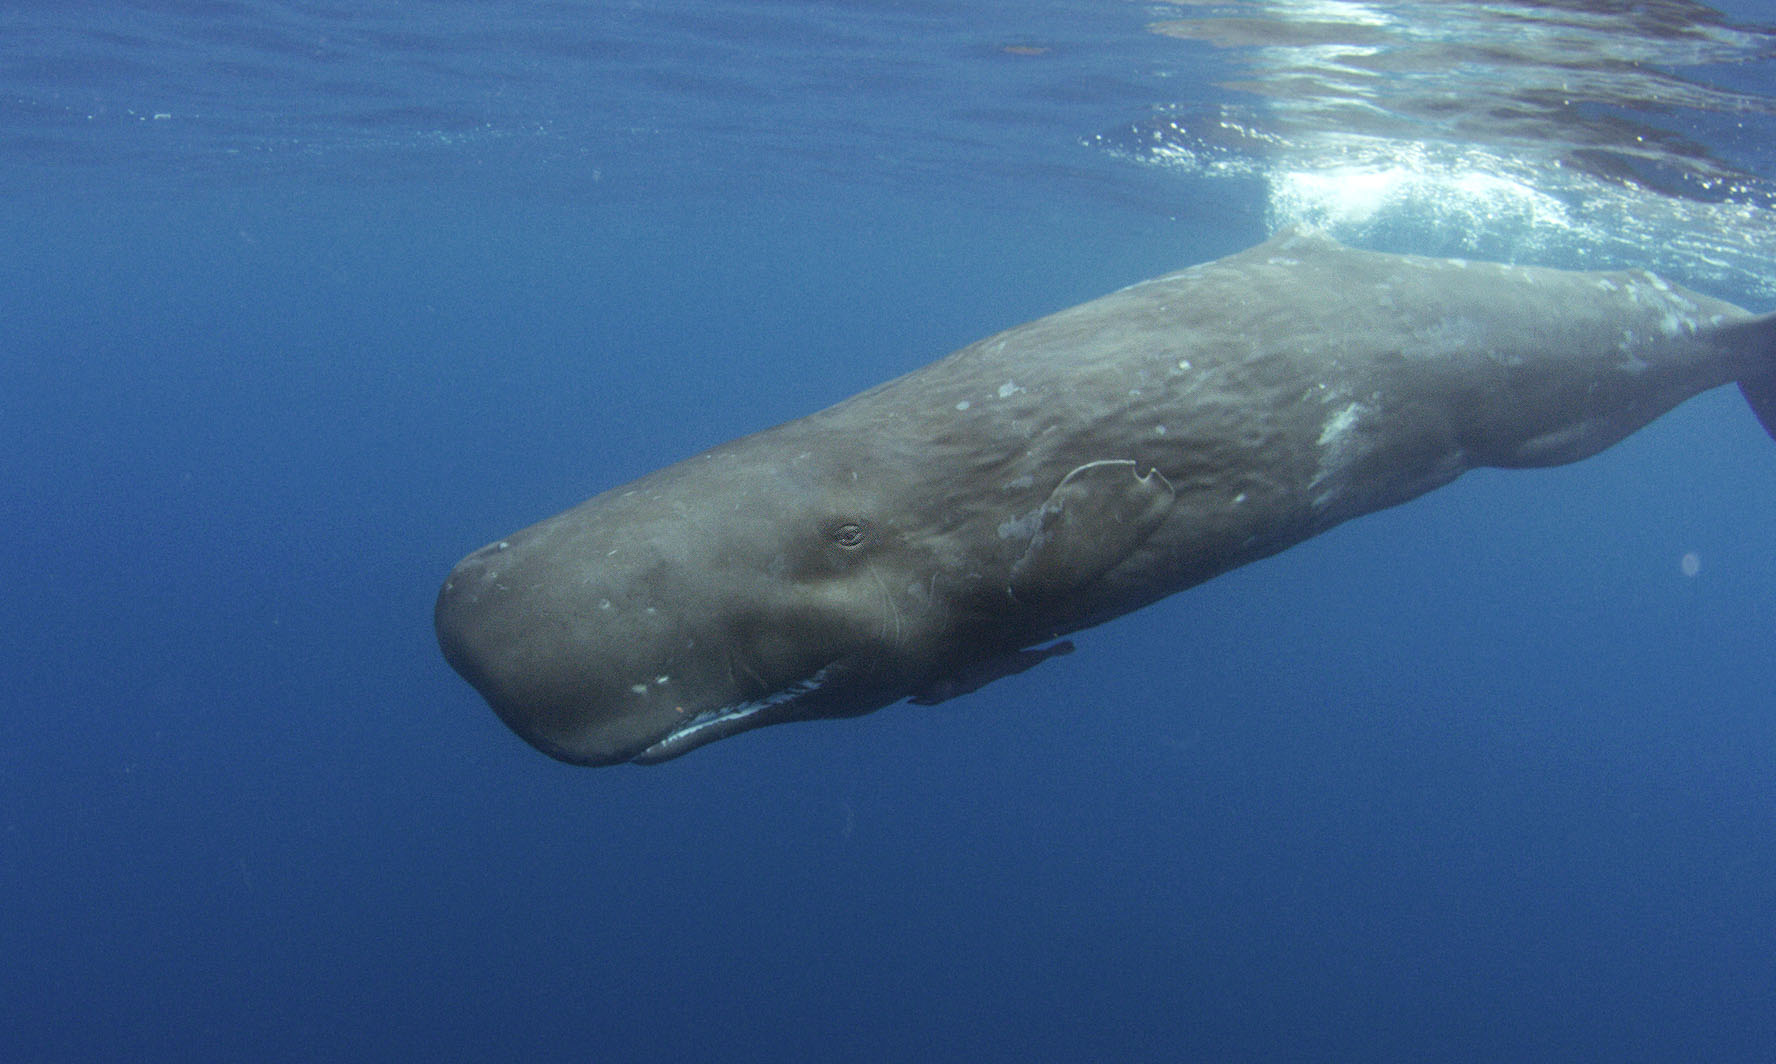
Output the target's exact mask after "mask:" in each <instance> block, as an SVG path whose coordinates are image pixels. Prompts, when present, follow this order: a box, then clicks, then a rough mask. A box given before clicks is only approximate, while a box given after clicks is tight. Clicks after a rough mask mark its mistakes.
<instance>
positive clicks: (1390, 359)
mask: <svg viewBox="0 0 1776 1064" xmlns="http://www.w3.org/2000/svg"><path fill="white" fill-rule="evenodd" d="M1772 335H1773V332H1772V326H1771V324H1770V322H1769V321H1768V320H1767V319H1763V318H1756V317H1753V316H1751V315H1749V314H1747V313H1746V312H1745V311H1742V310H1740V309H1739V308H1737V307H1734V306H1731V305H1730V304H1726V303H1722V302H1719V301H1717V300H1712V299H1708V298H1706V297H1704V296H1700V295H1696V294H1694V293H1691V292H1687V291H1684V290H1682V289H1679V288H1676V287H1673V286H1670V285H1667V284H1665V283H1664V282H1662V281H1659V280H1658V279H1656V278H1654V277H1652V276H1651V275H1649V274H1645V273H1611V274H1595V273H1564V272H1559V271H1553V270H1541V269H1528V268H1516V267H1504V266H1495V265H1487V264H1477V263H1475V264H1470V263H1463V262H1457V261H1450V260H1435V259H1422V258H1414V257H1406V256H1393V255H1381V254H1375V253H1370V252H1361V251H1355V250H1351V249H1348V248H1343V247H1341V246H1339V245H1337V244H1334V243H1332V242H1331V241H1329V240H1326V239H1324V238H1322V237H1318V236H1314V235H1312V234H1304V233H1290V234H1284V235H1283V236H1280V237H1278V238H1276V239H1274V240H1272V241H1270V242H1268V243H1266V244H1263V245H1261V246H1259V247H1256V248H1253V249H1252V250H1250V251H1247V252H1244V253H1242V254H1239V255H1235V256H1232V257H1230V258H1227V259H1223V260H1220V261H1218V262H1214V263H1209V264H1206V265H1203V266H1198V267H1194V268H1192V269H1189V270H1184V271H1181V272H1179V273H1175V274H1171V275H1169V276H1166V277H1162V278H1159V279H1157V280H1153V281H1148V282H1145V283H1143V284H1139V285H1135V286H1133V287H1131V288H1128V289H1124V290H1123V291H1121V292H1117V293H1114V294H1112V295H1109V296H1106V297H1104V298H1102V299H1099V300H1095V301H1093V302H1091V303H1087V304H1084V305H1082V306H1079V307H1075V308H1073V309H1071V310H1066V311H1062V312H1061V313H1058V314H1054V315H1051V316H1049V317H1046V318H1043V319H1040V320H1038V321H1035V322H1031V323H1029V324H1027V325H1023V326H1020V327H1018V328H1015V329H1011V330H1009V331H1007V332H1004V333H1000V334H998V335H997V336H993V337H989V338H988V339H986V340H982V341H980V342H979V343H976V344H974V345H972V346H970V347H967V348H964V349H963V350H962V351H959V352H957V353H956V354H954V355H952V356H950V357H949V358H946V359H944V360H942V361H940V362H937V363H934V364H932V365H930V366H927V367H925V368H924V369H921V370H918V371H916V372H914V373H911V374H908V375H907V376H904V377H901V378H899V379H897V380H894V381H890V382H888V383H886V384H883V385H880V386H878V387H876V388H873V389H871V390H869V391H867V392H864V393H863V394H861V395H858V396H855V397H853V398H851V399H848V400H846V401H845V402H842V403H840V404H838V405H836V406H834V407H831V408H829V409H827V410H823V411H821V412H819V413H816V414H813V415H810V416H808V417H805V418H802V419H800V420H797V421H793V422H790V423H788V424H785V425H781V426H779V427H777V428H774V429H770V430H768V431H765V432H761V433H758V434H756V435H752V436H748V437H745V438H743V439H739V440H736V441H734V442H732V443H729V444H726V445H723V446H721V447H717V448H714V449H713V450H710V451H707V452H705V453H703V454H700V455H697V456H695V457H693V458H690V459H687V460H685V461H683V462H680V463H678V464H676V465H673V466H670V467H668V468H666V469H662V470H660V471H659V472H656V473H653V474H651V475H649V476H646V477H643V478H641V479H640V480H637V481H634V482H632V483H630V484H626V485H624V486H622V487H619V488H615V489H613V490H611V491H608V492H605V493H604V494H601V495H598V496H596V497H594V498H592V499H590V500H588V501H587V502H585V503H582V504H581V505H579V506H577V507H575V508H573V509H571V510H568V511H567V512H565V513H563V514H560V515H558V516H556V517H552V518H550V519H548V520H546V521H543V522H541V523H540V524H536V525H532V526H531V527H529V528H527V529H524V530H523V531H521V532H517V533H515V534H513V535H511V536H508V537H507V538H506V539H504V540H501V541H499V542H498V543H495V544H492V545H489V546H487V547H484V548H482V549H481V550H479V551H476V552H475V553H474V554H471V555H470V556H469V557H467V558H465V559H464V560H463V561H462V562H461V563H459V564H458V565H457V567H456V568H455V570H454V571H453V572H452V573H451V574H450V577H449V579H448V580H447V582H446V583H445V585H444V588H443V590H442V592H441V593H440V594H439V597H438V604H437V609H436V624H437V631H438V638H439V642H440V644H441V646H442V648H443V650H444V654H445V657H446V658H447V659H448V660H449V662H450V663H451V665H452V666H454V667H455V668H456V670H457V671H458V672H459V673H461V674H462V675H463V676H464V677H465V678H466V679H467V680H468V681H469V682H470V683H471V684H473V685H474V686H475V687H476V689H477V690H479V691H480V692H481V694H482V695H483V696H484V697H485V698H486V699H487V701H488V702H489V704H491V705H492V706H493V708H494V710H495V711H496V712H498V713H499V715H500V716H501V718H502V719H504V720H505V722H506V723H507V724H508V725H510V726H511V727H512V729H513V730H514V731H516V732H517V733H518V734H519V735H521V736H523V737H524V738H525V739H526V740H528V741H529V742H531V743H532V744H534V745H535V746H537V747H538V748H539V749H541V750H543V751H545V752H546V753H548V754H550V755H552V756H554V757H557V758H561V759H562V760H566V761H571V762H576V763H581V764H592V765H598V764H611V763H618V762H624V761H631V760H636V761H660V760H665V759H668V758H671V757H675V756H677V755H679V754H682V753H684V752H686V751H688V750H690V749H694V748H695V747H697V746H700V745H703V744H704V743H707V742H709V741H712V740H714V739H717V738H721V737H723V736H725V735H730V734H733V733H735V732H738V731H742V730H747V729H750V728H755V727H758V726H760V725H764V724H772V723H779V722H783V721H789V720H803V719H810V718H816V717H837V716H849V715H855V714H860V713H867V712H870V711H872V710H874V709H878V708H880V707H882V706H884V705H887V704H889V703H892V702H896V701H899V700H901V699H903V698H907V697H913V698H915V700H917V701H922V702H931V701H939V700H941V699H943V698H946V697H950V696H952V695H955V694H961V693H965V692H966V691H969V690H972V689H974V688H976V687H978V686H980V685H981V684H982V683H986V682H991V680H993V679H995V678H998V677H999V676H1003V675H1008V674H1010V673H1013V672H1018V671H1022V670H1023V669H1025V668H1029V667H1031V666H1033V665H1035V664H1036V663H1038V662H1040V661H1041V660H1042V659H1043V658H1044V657H1045V656H1047V653H1049V652H1052V653H1059V652H1063V651H1064V650H1065V649H1071V647H1070V645H1056V646H1055V647H1053V648H1050V650H1049V651H1046V652H1045V651H1044V650H1031V649H1029V648H1032V647H1034V646H1036V645H1037V644H1041V643H1044V642H1046V641H1048V640H1051V639H1054V638H1055V637H1057V636H1060V635H1063V634H1065V633H1068V632H1072V631H1076V630H1078V629H1081V628H1086V627H1089V626H1091V625H1094V624H1097V623H1100V622H1102V621H1105V620H1108V619H1109V618H1111V617H1115V616H1117V615H1120V614H1123V613H1126V612H1128V611H1130V610H1134V609H1137V608H1139V607H1141V606H1143V605H1146V604H1148V603H1150V602H1153V601H1154V600H1156V599H1159V598H1162V597H1164V596H1166V595H1169V594H1172V593H1173V592H1176V591H1179V590H1182V589H1184V588H1187V587H1190V586H1192V585H1194V584H1197V583H1200V582H1202V581H1204V580H1207V579H1209V578H1210V577H1213V576H1215V575H1217V574H1219V573H1222V572H1225V571H1227V570H1229V569H1232V568H1234V567H1236V566H1239V565H1244V564H1246V563H1247V562H1251V561H1254V560H1257V559H1259V558H1263V557H1265V556H1267V555H1270V554H1273V553H1275V552H1277V551H1280V550H1283V549H1284V548H1286V547H1288V546H1290V545H1292V544H1295V543H1298V542H1300V541H1302V540H1304V539H1306V538H1308V537H1310V536H1313V535H1316V534H1318V533H1320V532H1323V531H1325V530H1326V529H1328V528H1331V527H1332V526H1334V525H1336V524H1338V523H1339V522H1341V521H1345V520H1348V519H1350V518H1352V517H1356V516H1359V515H1361V514H1365V513H1369V512H1371V511H1374V510H1377V509H1381V508H1383V507H1387V506H1392V505H1394V504H1396V503H1400V502H1403V501H1405V500H1407V499H1410V498H1412V497H1414V496H1416V495H1419V494H1421V493H1423V492H1425V491H1428V490H1430V489H1432V488H1435V487H1438V486H1440V485H1442V484H1446V483H1448V482H1449V481H1450V480H1453V479H1454V478H1455V477H1457V476H1459V475H1460V474H1461V473H1462V472H1464V471H1465V470H1468V469H1471V468H1475V467H1477V466H1487V465H1491V466H1535V465H1550V464H1556V463H1562V462H1571V461H1575V460H1577V459H1580V458H1584V457H1586V456H1588V455H1591V454H1594V453H1596V452H1597V451H1599V450H1602V449H1603V448H1605V447H1607V446H1609V445H1610V444H1612V443H1615V442H1616V441H1617V440H1620V439H1621V438H1623V437H1624V436H1626V435H1628V434H1629V433H1631V432H1633V431H1635V430H1636V429H1638V428H1640V427H1641V426H1642V425H1645V424H1646V423H1647V422H1649V421H1651V420H1652V419H1653V418H1655V417H1657V416H1659V415H1660V414H1662V413H1664V412H1665V411H1666V410H1668V409H1670V408H1671V407H1673V406H1675V405H1676V404H1677V403H1679V402H1681V401H1683V400H1684V399H1686V398H1688V397H1690V396H1692V395H1694V394H1696V393H1698V392H1701V391H1704V390H1706V389H1709V388H1713V387H1715V386H1718V385H1721V384H1725V383H1728V382H1730V381H1735V380H1738V381H1741V382H1742V386H1743V387H1744V388H1745V389H1746V392H1747V395H1748V397H1751V398H1752V399H1753V402H1754V405H1759V406H1760V412H1761V413H1762V414H1764V415H1765V416H1767V415H1768V412H1769V409H1770V403H1769V401H1768V398H1769V395H1770V393H1771V392H1772V391H1773V390H1776V389H1772V388H1771V387H1770V382H1771V379H1772V360H1771V351H1772V346H1773V344H1772ZM1760 400H1762V402H1761V403H1760Z"/></svg>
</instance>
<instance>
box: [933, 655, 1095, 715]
mask: <svg viewBox="0 0 1776 1064" xmlns="http://www.w3.org/2000/svg"><path fill="white" fill-rule="evenodd" d="M1071 653H1073V641H1072V640H1070V639H1063V640H1061V641H1060V642H1058V643H1050V644H1049V645H1048V646H1045V647H1037V648H1035V649H1034V650H1013V651H1011V652H1010V653H1008V654H1000V655H999V656H998V657H993V658H987V659H986V660H984V661H976V662H973V663H971V664H969V665H967V666H965V667H963V668H961V669H958V670H956V671H955V672H953V673H951V674H950V675H948V676H945V677H944V678H943V679H941V680H938V681H936V682H935V683H930V684H927V685H925V687H923V688H921V689H920V690H919V691H918V692H916V693H915V694H914V695H913V697H912V698H910V699H908V701H910V702H912V704H913V705H915V706H935V705H937V704H938V703H939V702H947V701H949V700H950V699H952V698H958V697H960V696H962V695H965V694H968V693H969V692H971V691H978V690H980V689H981V688H983V687H985V686H986V685H988V684H990V683H992V682H993V681H994V680H1003V679H1005V677H1007V676H1016V675H1017V674H1018V673H1020V672H1023V671H1024V670H1026V669H1033V668H1035V667H1036V666H1038V665H1040V664H1042V663H1043V662H1045V661H1047V660H1048V659H1049V658H1052V657H1057V656H1059V655H1061V654H1071Z"/></svg>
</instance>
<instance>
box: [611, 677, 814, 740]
mask: <svg viewBox="0 0 1776 1064" xmlns="http://www.w3.org/2000/svg"><path fill="white" fill-rule="evenodd" d="M835 664H836V663H829V664H827V665H825V666H823V667H822V668H820V669H819V670H817V671H816V672H814V673H813V674H812V675H809V676H804V677H803V678H801V679H800V680H796V681H795V682H793V683H790V684H787V685H785V686H784V687H783V688H782V689H780V690H777V691H773V692H772V693H770V694H768V695H766V696H765V697H763V698H758V699H753V700H751V701H747V702H734V703H730V704H728V705H725V706H718V707H716V708H714V709H706V710H704V711H702V712H701V713H698V714H696V715H695V716H693V717H691V718H689V719H688V720H686V721H685V722H684V723H683V724H681V725H679V726H678V727H677V728H674V729H673V730H672V731H670V732H668V733H667V734H666V736H665V738H663V739H660V740H659V741H658V742H655V743H654V744H653V745H652V746H649V747H647V748H646V749H644V750H642V752H641V753H639V754H636V755H635V756H634V757H633V758H630V760H631V761H633V762H635V763H636V764H638V765H657V764H659V763H660V762H662V761H670V760H672V759H673V758H675V757H678V756H680V755H681V754H688V753H690V752H691V751H692V750H695V749H696V748H697V747H699V746H703V745H705V744H707V743H712V742H715V741H716V740H717V739H725V738H727V737H728V736H730V735H734V734H736V733H738V732H743V731H746V730H747V729H749V728H757V727H760V726H762V725H765V724H771V723H774V722H775V721H777V720H781V719H783V718H785V717H788V716H790V715H791V710H792V709H793V707H794V706H795V705H796V703H797V702H800V701H801V700H802V699H804V698H807V697H808V696H809V695H812V694H813V693H814V692H816V691H818V690H820V688H821V687H823V686H824V685H825V684H826V682H827V681H828V680H829V679H831V678H832V674H833V672H834V665H835Z"/></svg>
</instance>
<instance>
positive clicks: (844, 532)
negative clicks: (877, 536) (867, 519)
mask: <svg viewBox="0 0 1776 1064" xmlns="http://www.w3.org/2000/svg"><path fill="white" fill-rule="evenodd" d="M832 540H833V542H834V543H837V544H838V545H839V546H841V547H844V548H846V549H847V550H855V549H856V548H858V547H861V546H863V540H864V532H863V526H862V525H860V524H858V523H857V522H855V521H847V522H845V523H844V524H842V525H839V526H838V527H837V528H834V529H833V530H832Z"/></svg>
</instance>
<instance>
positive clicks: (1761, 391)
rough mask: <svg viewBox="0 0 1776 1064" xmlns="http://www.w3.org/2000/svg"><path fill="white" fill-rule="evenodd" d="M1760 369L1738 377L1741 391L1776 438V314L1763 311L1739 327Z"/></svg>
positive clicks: (1752, 409)
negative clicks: (1759, 364) (1763, 312)
mask: <svg viewBox="0 0 1776 1064" xmlns="http://www.w3.org/2000/svg"><path fill="white" fill-rule="evenodd" d="M1738 331H1740V334H1741V337H1742V339H1743V341H1744V342H1746V343H1747V344H1748V346H1750V347H1751V348H1752V350H1753V351H1754V352H1755V357H1756V358H1757V359H1758V360H1759V362H1760V363H1761V369H1759V370H1757V371H1755V372H1753V373H1752V374H1751V375H1749V376H1745V377H1741V378H1740V379H1739V394H1740V395H1743V396H1745V401H1746V403H1747V404H1749V405H1750V406H1751V412H1752V413H1753V414H1756V415H1757V419H1758V424H1760V425H1762V426H1763V427H1764V431H1765V432H1767V433H1769V434H1770V438H1771V439H1773V440H1776V314H1762V315H1759V316H1758V317H1756V318H1753V319H1751V320H1750V321H1749V322H1747V323H1745V324H1744V325H1742V326H1740V327H1739V330H1738Z"/></svg>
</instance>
